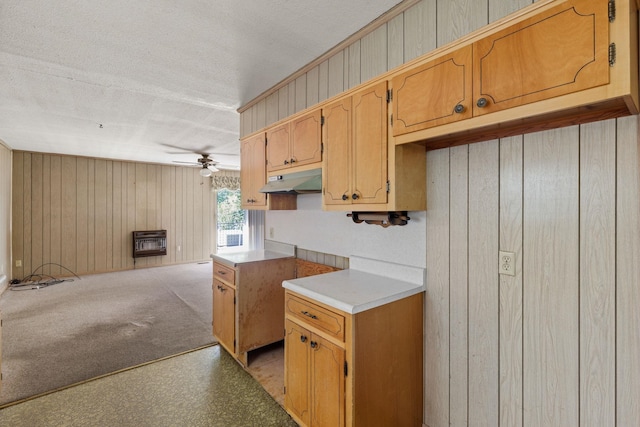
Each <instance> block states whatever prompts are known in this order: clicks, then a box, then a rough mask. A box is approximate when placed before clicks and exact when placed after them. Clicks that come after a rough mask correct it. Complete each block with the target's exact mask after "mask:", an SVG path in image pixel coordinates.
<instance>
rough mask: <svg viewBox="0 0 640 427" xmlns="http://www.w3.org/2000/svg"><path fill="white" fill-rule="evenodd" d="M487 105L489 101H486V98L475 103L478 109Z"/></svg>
mask: <svg viewBox="0 0 640 427" xmlns="http://www.w3.org/2000/svg"><path fill="white" fill-rule="evenodd" d="M488 103H489V101H487V98H480V99H478V102H476V105H477V106H478V108H484V107H486V106H487V104H488Z"/></svg>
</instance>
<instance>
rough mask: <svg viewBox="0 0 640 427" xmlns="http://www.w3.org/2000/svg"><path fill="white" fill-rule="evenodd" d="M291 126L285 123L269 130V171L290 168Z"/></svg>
mask: <svg viewBox="0 0 640 427" xmlns="http://www.w3.org/2000/svg"><path fill="white" fill-rule="evenodd" d="M289 129H290V124H289V123H285V124H283V125H280V126H276V127H274V128H272V129H269V130H267V171H268V172H271V171H274V170H280V169H285V168H288V167H289V166H290V165H289V161H290V159H291V155H290V154H289V134H290V131H289Z"/></svg>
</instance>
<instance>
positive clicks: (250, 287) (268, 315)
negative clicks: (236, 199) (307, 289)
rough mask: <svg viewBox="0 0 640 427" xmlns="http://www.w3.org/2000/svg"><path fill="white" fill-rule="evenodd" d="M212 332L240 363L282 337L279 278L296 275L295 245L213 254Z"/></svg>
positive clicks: (273, 244)
mask: <svg viewBox="0 0 640 427" xmlns="http://www.w3.org/2000/svg"><path fill="white" fill-rule="evenodd" d="M211 258H213V325H212V326H213V335H214V337H215V338H216V339H217V340H218V342H219V343H220V345H222V347H224V348H225V349H226V350H227V351H228V352H229V353H230V354H231V355H232V356H233V357H235V358H236V360H238V361H239V362H240V363H241V364H242V365H243V366H245V367H247V366H248V365H249V352H250V351H252V350H255V349H258V348H260V347H263V346H266V345H268V344H271V343H274V342H277V341H281V340H282V339H283V338H284V335H283V331H284V318H283V313H284V290H283V289H282V281H283V280H286V279H292V278H294V277H295V246H293V245H288V244H283V243H279V242H273V241H265V249H264V250H252V251H239V252H229V253H223V254H215V255H211Z"/></svg>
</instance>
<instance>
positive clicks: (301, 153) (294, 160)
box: [291, 109, 322, 167]
mask: <svg viewBox="0 0 640 427" xmlns="http://www.w3.org/2000/svg"><path fill="white" fill-rule="evenodd" d="M319 162H322V111H321V110H320V109H318V110H316V111H313V112H311V113H309V114H305V115H304V116H302V117H300V118H298V119H296V120H294V121H293V123H291V166H292V167H294V166H303V165H308V164H310V163H319Z"/></svg>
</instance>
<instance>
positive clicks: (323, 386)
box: [285, 291, 423, 427]
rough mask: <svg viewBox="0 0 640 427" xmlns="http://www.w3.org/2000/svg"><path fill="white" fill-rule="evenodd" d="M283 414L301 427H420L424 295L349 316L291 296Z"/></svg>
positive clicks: (288, 298) (288, 295)
mask: <svg viewBox="0 0 640 427" xmlns="http://www.w3.org/2000/svg"><path fill="white" fill-rule="evenodd" d="M285 327H286V331H285V332H286V334H285V409H286V410H287V412H288V413H289V414H290V415H291V417H292V418H293V419H294V420H295V421H296V422H297V423H299V424H300V425H302V426H314V427H321V426H330V427H338V426H367V427H370V426H416V427H420V426H422V412H423V411H422V408H423V406H422V399H423V391H422V389H423V375H422V372H423V360H422V353H423V348H422V342H423V341H422V330H423V294H422V293H420V294H417V295H413V296H410V297H407V298H403V299H400V300H398V301H394V302H391V303H388V304H384V305H381V306H378V307H375V308H371V309H369V310H366V311H363V312H360V313H356V314H349V313H346V312H343V311H341V310H338V309H335V308H332V307H330V306H327V305H325V304H322V303H320V302H318V301H315V300H313V299H309V298H307V297H304V296H302V295H298V294H296V293H294V292H291V291H287V292H286V297H285Z"/></svg>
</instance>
